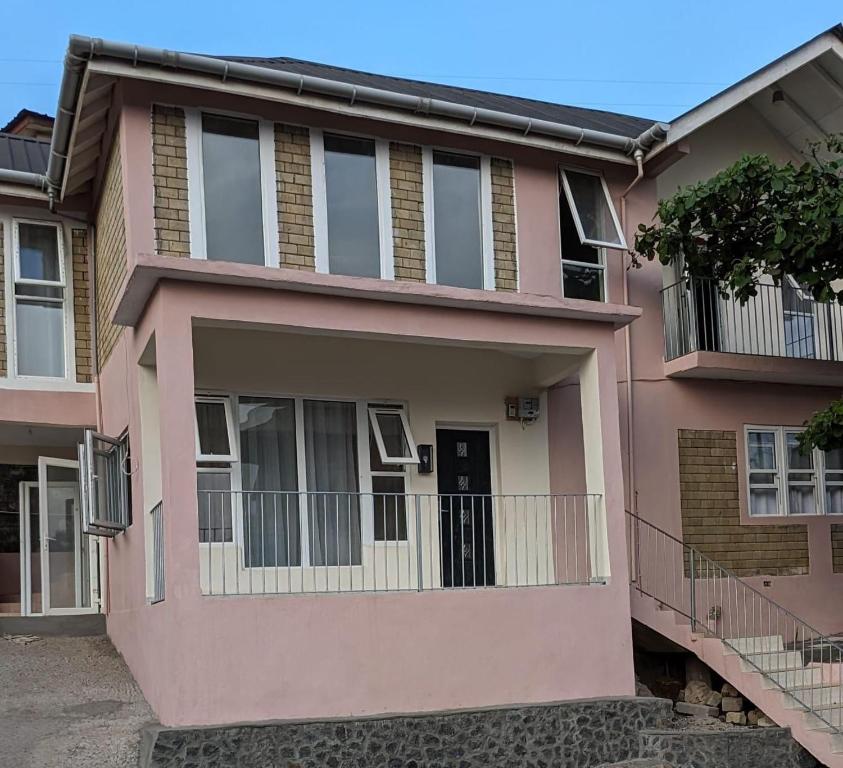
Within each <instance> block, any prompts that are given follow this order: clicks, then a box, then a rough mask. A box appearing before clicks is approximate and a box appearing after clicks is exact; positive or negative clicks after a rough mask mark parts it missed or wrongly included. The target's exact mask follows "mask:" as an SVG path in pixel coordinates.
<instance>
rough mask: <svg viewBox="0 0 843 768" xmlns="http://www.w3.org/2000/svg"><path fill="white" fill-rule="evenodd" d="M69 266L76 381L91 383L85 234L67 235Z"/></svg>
mask: <svg viewBox="0 0 843 768" xmlns="http://www.w3.org/2000/svg"><path fill="white" fill-rule="evenodd" d="M70 249H71V259H72V262H73V327H74V334H75V342H76V381H83V382H90V381H91V309H90V306H91V305H90V302H91V293H90V277H89V274H88V230H87V229H74V230H72V231H71V243H70Z"/></svg>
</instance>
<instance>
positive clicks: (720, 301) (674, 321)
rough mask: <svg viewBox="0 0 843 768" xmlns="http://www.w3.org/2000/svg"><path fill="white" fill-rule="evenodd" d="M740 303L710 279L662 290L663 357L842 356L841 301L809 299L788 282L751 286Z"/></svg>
mask: <svg viewBox="0 0 843 768" xmlns="http://www.w3.org/2000/svg"><path fill="white" fill-rule="evenodd" d="M756 288H757V295H756V296H754V297H752V298H751V299H749V300H748V301H747V302H745V303H743V304H742V303H741V302H740V301H739V300H738V299H736V298H734V297H733V296H731V295H727V294H724V293H721V291H720V288H719V285H718V283H717V282H716V281H715V280H707V279H701V278H694V279H692V280H682V281H680V282H678V283H674V284H673V285H670V286H668V287H667V288H664V289H663V290H662V313H663V318H664V341H665V350H664V356H665V360H674V359H675V358H677V357H682V355H687V354H690V353H691V352H730V353H733V354H743V355H762V356H766V357H789V358H805V359H813V360H837V361H843V306H840V305H839V304H831V303H829V304H824V303H821V302H818V301H815V300H814V299H813V298H812V297H811V296H810V294H808V293H806V292H805V291H804V290H803V289H802V288H799V287H798V286H795V285H793V284H792V283H790V282H786V283H784V284H783V285H782V286H780V287H779V286H774V285H757V286H756Z"/></svg>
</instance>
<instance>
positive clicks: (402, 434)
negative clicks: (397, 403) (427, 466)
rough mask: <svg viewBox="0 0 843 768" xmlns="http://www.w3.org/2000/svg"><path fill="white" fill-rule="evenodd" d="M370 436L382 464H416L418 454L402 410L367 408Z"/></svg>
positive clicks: (405, 415)
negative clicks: (372, 438)
mask: <svg viewBox="0 0 843 768" xmlns="http://www.w3.org/2000/svg"><path fill="white" fill-rule="evenodd" d="M369 421H370V422H371V424H372V434H373V435H374V438H375V444H376V445H377V448H378V454H379V455H380V460H381V462H382V463H383V464H418V463H419V454H418V451H417V450H416V443H415V440H413V433H412V432H410V424H409V422H408V421H407V414H406V413H404V409H403V408H385V407H371V408H369Z"/></svg>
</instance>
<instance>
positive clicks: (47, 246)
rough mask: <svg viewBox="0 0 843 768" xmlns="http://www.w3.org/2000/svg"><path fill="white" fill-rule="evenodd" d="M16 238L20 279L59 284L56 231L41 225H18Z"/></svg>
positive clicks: (59, 271) (59, 272)
mask: <svg viewBox="0 0 843 768" xmlns="http://www.w3.org/2000/svg"><path fill="white" fill-rule="evenodd" d="M18 238H19V245H20V276H21V278H22V279H24V280H52V281H53V282H56V283H58V282H60V281H61V270H60V269H59V244H58V229H56V227H49V226H45V225H43V224H19V225H18Z"/></svg>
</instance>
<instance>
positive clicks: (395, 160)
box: [389, 142, 426, 283]
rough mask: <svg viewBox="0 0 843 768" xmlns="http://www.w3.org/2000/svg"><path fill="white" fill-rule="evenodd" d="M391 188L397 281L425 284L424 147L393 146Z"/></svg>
mask: <svg viewBox="0 0 843 768" xmlns="http://www.w3.org/2000/svg"><path fill="white" fill-rule="evenodd" d="M389 185H390V194H391V198H392V236H393V246H392V247H393V258H394V260H395V279H396V280H409V281H413V282H417V283H423V282H424V281H425V279H426V271H425V269H426V268H425V261H424V259H425V253H424V174H423V171H422V151H421V147H416V146H413V145H412V144H398V143H396V142H393V143H391V144H390V145H389Z"/></svg>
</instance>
